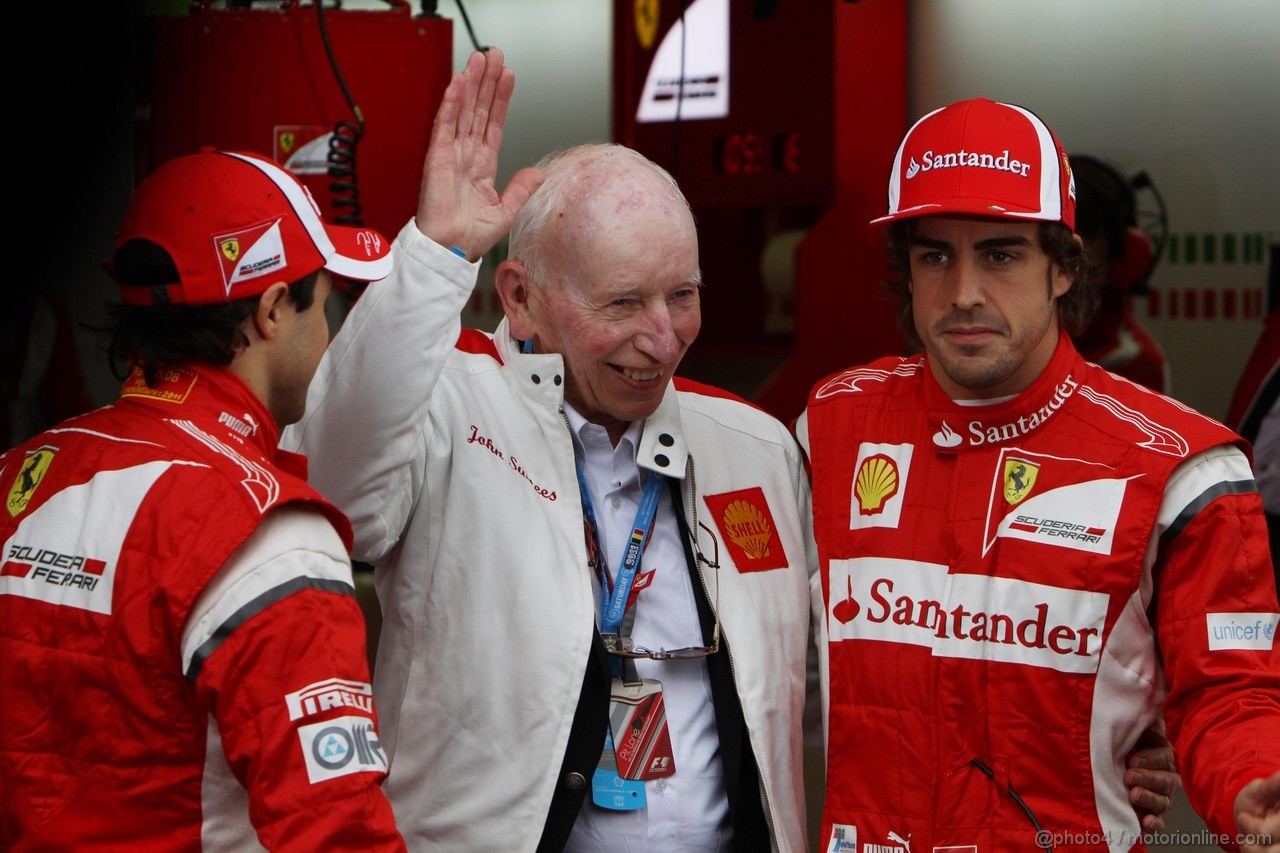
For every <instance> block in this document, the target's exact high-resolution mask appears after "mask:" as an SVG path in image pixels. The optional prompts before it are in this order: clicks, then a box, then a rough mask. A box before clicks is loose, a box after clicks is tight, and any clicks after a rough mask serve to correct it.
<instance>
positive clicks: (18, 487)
mask: <svg viewBox="0 0 1280 853" xmlns="http://www.w3.org/2000/svg"><path fill="white" fill-rule="evenodd" d="M57 454H58V448H56V447H52V446H50V445H48V444H46V445H44V446H42V447H39V448H37V449H35V450H32V451H31V452H29V453H28V454H27V458H26V459H23V460H22V464H21V465H19V466H18V476H17V477H16V478H15V479H14V481H13V485H12V486H10V487H9V496H8V497H7V498H6V499H5V506H6V507H7V508H8V510H9V515H11V516H13V517H14V518H17V517H18V516H19V515H21V514H22V512H23V510H25V509H26V508H27V504H29V503H31V498H32V497H34V496H35V493H36V488H37V487H39V485H40V481H41V480H43V479H44V475H45V473H46V472H47V471H48V470H49V466H50V465H52V464H53V457H54V456H56V455H57Z"/></svg>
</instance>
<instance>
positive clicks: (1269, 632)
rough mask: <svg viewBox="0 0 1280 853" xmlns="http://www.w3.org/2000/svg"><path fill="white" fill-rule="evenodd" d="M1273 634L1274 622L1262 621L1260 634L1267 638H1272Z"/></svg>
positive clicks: (1274, 632) (1274, 629)
mask: <svg viewBox="0 0 1280 853" xmlns="http://www.w3.org/2000/svg"><path fill="white" fill-rule="evenodd" d="M1275 635H1276V623H1275V622H1264V623H1263V625H1262V636H1264V637H1266V638H1267V639H1268V640H1271V639H1272V638H1274V637H1275Z"/></svg>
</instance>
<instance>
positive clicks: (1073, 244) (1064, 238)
mask: <svg viewBox="0 0 1280 853" xmlns="http://www.w3.org/2000/svg"><path fill="white" fill-rule="evenodd" d="M916 222H917V220H916V219H915V218H910V219H899V220H898V221H897V222H894V223H893V224H892V225H891V226H890V227H889V242H888V244H887V245H886V247H885V253H886V254H887V255H888V259H889V260H888V271H889V276H888V278H887V279H886V280H885V288H886V289H887V290H888V291H889V293H890V294H892V295H893V296H894V297H896V298H897V300H898V326H899V327H900V328H901V329H902V333H903V334H904V335H906V337H907V342H908V343H910V344H911V345H912V346H914V347H920V346H922V342H921V341H920V336H919V334H917V332H916V323H915V316H914V315H913V314H912V310H911V239H912V237H914V236H915V232H916ZM1037 224H1038V228H1037V232H1038V234H1039V238H1040V248H1041V249H1043V250H1044V253H1045V254H1046V255H1048V256H1049V259H1050V260H1051V261H1052V262H1053V263H1054V264H1055V265H1056V266H1057V267H1059V268H1060V269H1062V270H1064V271H1065V272H1066V273H1067V275H1069V276H1071V288H1070V289H1069V290H1068V291H1067V292H1066V293H1064V294H1063V295H1062V296H1060V297H1058V319H1059V321H1060V322H1061V323H1062V325H1063V327H1064V328H1065V329H1066V330H1067V332H1068V334H1071V335H1077V334H1079V333H1080V332H1081V331H1082V330H1083V329H1084V328H1085V326H1087V325H1089V318H1091V317H1092V316H1093V312H1094V311H1095V310H1096V309H1097V307H1098V301H1099V296H1098V278H1097V275H1096V272H1095V269H1096V266H1097V263H1096V261H1095V259H1094V258H1092V257H1091V256H1090V255H1089V254H1088V253H1087V252H1086V251H1085V250H1084V247H1083V246H1081V245H1080V241H1078V240H1076V238H1075V235H1074V234H1072V233H1071V229H1070V228H1068V227H1067V226H1065V225H1063V224H1062V223H1060V222H1040V223H1037Z"/></svg>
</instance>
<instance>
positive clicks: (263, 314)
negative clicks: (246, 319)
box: [253, 281, 291, 341]
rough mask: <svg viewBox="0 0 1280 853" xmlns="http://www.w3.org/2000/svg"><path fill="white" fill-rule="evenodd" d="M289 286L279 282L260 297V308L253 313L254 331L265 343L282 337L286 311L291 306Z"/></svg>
mask: <svg viewBox="0 0 1280 853" xmlns="http://www.w3.org/2000/svg"><path fill="white" fill-rule="evenodd" d="M290 304H291V303H290V301H289V285H288V284H286V283H285V282H283V281H277V282H276V283H275V284H273V285H271V286H270V287H268V288H267V289H266V290H264V291H263V292H262V294H261V295H260V296H259V297H258V308H257V310H255V311H254V312H253V331H254V332H256V333H257V337H259V338H261V339H262V340H264V341H269V340H271V339H272V338H275V337H278V336H279V335H280V332H281V329H282V328H283V323H284V314H285V309H286V308H287V307H289V306H290Z"/></svg>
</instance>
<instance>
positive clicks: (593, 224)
mask: <svg viewBox="0 0 1280 853" xmlns="http://www.w3.org/2000/svg"><path fill="white" fill-rule="evenodd" d="M538 168H540V169H541V170H542V171H543V173H544V174H545V175H546V181H545V182H544V183H543V185H542V186H541V187H540V188H539V189H538V191H537V192H536V193H534V195H533V197H532V198H530V199H529V201H528V202H527V203H526V204H525V205H524V206H523V207H522V208H521V209H520V212H519V214H517V216H516V219H515V222H514V223H513V225H512V227H511V248H510V256H511V257H512V258H516V259H519V260H520V261H521V262H522V263H523V264H524V266H525V269H526V270H528V272H529V277H530V279H531V280H532V281H533V282H535V283H545V282H547V281H548V280H549V278H552V277H555V278H562V277H569V278H577V277H578V276H579V275H581V274H582V273H583V272H584V271H585V268H586V267H589V266H590V265H591V260H592V258H595V257H599V255H600V253H602V252H606V251H607V252H608V253H610V254H611V255H617V254H619V253H621V254H626V253H627V252H628V249H629V247H635V248H637V249H638V248H640V247H641V246H643V245H645V244H648V245H651V244H653V243H654V242H655V241H662V242H665V241H671V240H675V241H677V242H680V243H685V244H688V243H691V244H692V245H694V246H695V251H696V243H697V236H696V231H695V229H694V223H693V214H692V213H691V212H690V211H689V203H688V202H687V201H686V200H685V198H684V195H683V194H682V193H681V192H680V188H679V187H678V186H677V185H676V182H675V181H674V180H673V179H672V178H671V176H670V175H669V174H667V172H666V171H665V170H664V169H662V167H660V166H658V165H657V164H656V163H654V162H653V161H651V160H649V159H648V158H646V157H644V156H643V155H642V154H639V153H637V152H635V151H633V150H631V149H630V148H625V147H623V146H621V145H611V144H595V145H579V146H576V147H574V148H568V149H566V150H564V151H559V152H556V153H554V154H551V155H548V156H547V157H545V158H544V159H543V160H542V162H540V163H539V164H538Z"/></svg>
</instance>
